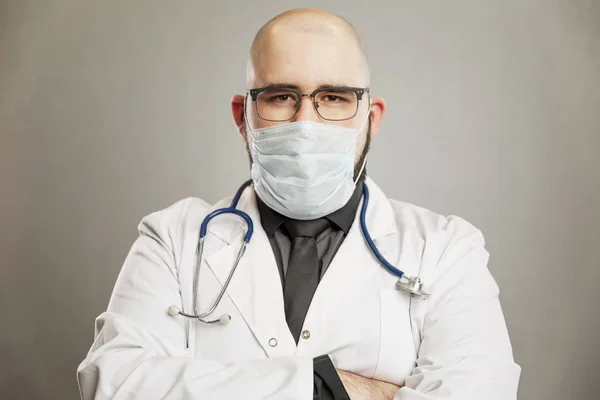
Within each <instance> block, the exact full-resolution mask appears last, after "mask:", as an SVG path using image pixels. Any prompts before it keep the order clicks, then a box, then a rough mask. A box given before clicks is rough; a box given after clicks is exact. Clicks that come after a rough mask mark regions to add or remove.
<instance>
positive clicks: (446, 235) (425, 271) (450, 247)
mask: <svg viewBox="0 0 600 400" xmlns="http://www.w3.org/2000/svg"><path fill="white" fill-rule="evenodd" d="M390 204H391V206H392V208H393V210H394V214H395V218H396V224H397V229H398V230H399V231H400V232H401V237H402V238H403V240H405V241H407V242H410V243H419V246H417V247H418V249H414V250H415V251H417V252H418V255H417V257H416V258H417V259H419V260H420V270H421V274H422V276H425V277H426V281H429V282H432V283H433V282H436V281H438V279H439V278H441V277H443V276H446V277H452V279H450V278H444V279H442V281H440V283H441V282H445V284H447V285H448V286H449V287H450V286H452V285H454V284H456V283H457V282H459V281H463V282H464V283H466V281H467V280H469V279H470V278H468V277H469V276H471V277H473V278H475V277H477V279H478V282H479V283H480V284H481V288H480V289H477V290H485V291H486V292H488V293H495V292H496V291H497V287H496V285H495V283H494V282H493V279H492V278H491V275H490V274H489V270H488V268H487V263H488V260H489V253H488V251H487V249H486V247H485V239H484V235H483V233H482V232H481V230H479V229H478V228H477V227H475V226H474V225H473V224H472V223H470V222H469V221H467V220H466V219H464V218H462V217H459V216H457V215H443V214H439V213H436V212H434V211H431V210H428V209H426V208H423V207H419V206H416V205H414V204H410V203H407V202H403V201H397V200H390ZM449 273H450V274H449ZM482 282H485V284H483V283H482ZM461 286H462V285H461ZM461 290H462V289H461ZM465 290H468V291H469V292H471V293H473V292H474V291H475V289H473V287H470V288H468V289H465Z"/></svg>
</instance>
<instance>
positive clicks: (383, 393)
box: [337, 369, 400, 400]
mask: <svg viewBox="0 0 600 400" xmlns="http://www.w3.org/2000/svg"><path fill="white" fill-rule="evenodd" d="M337 373H338V375H339V376H340V379H341V381H342V383H343V384H344V388H345V389H346V392H348V395H349V396H350V399H352V400H392V399H393V398H394V396H395V395H396V392H397V391H398V390H399V389H400V387H399V386H396V385H394V384H393V383H389V382H383V381H378V380H377V379H369V378H365V377H364V376H360V375H356V374H353V373H351V372H348V371H343V370H340V369H338V370H337Z"/></svg>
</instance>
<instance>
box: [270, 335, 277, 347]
mask: <svg viewBox="0 0 600 400" xmlns="http://www.w3.org/2000/svg"><path fill="white" fill-rule="evenodd" d="M269 346H271V347H275V346H277V339H275V338H274V337H272V338H271V339H269Z"/></svg>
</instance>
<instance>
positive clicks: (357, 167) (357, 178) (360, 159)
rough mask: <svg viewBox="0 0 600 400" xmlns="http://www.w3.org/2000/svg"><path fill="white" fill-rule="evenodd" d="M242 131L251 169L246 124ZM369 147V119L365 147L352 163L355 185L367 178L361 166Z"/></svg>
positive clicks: (365, 168) (364, 161)
mask: <svg viewBox="0 0 600 400" xmlns="http://www.w3.org/2000/svg"><path fill="white" fill-rule="evenodd" d="M243 130H244V131H243V133H244V137H245V139H244V142H246V153H248V160H249V162H250V168H252V152H251V151H250V145H249V144H248V134H247V130H246V124H244V125H243ZM370 147H371V120H370V119H369V125H368V129H367V139H366V141H365V146H364V147H363V150H362V152H361V153H360V156H359V157H358V160H357V161H356V163H354V180H355V181H356V182H357V183H358V182H362V181H364V180H365V178H366V176H367V165H366V164H365V167H364V168H362V166H363V163H366V159H367V154H368V153H369V149H370ZM361 168H362V172H361ZM358 174H360V176H358Z"/></svg>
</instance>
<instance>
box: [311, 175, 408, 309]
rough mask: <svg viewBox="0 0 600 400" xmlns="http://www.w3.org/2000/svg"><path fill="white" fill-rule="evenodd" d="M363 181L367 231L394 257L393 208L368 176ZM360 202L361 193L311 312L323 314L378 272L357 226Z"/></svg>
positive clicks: (363, 286)
mask: <svg viewBox="0 0 600 400" xmlns="http://www.w3.org/2000/svg"><path fill="white" fill-rule="evenodd" d="M366 183H367V187H368V189H369V195H370V199H369V204H368V207H367V213H366V225H367V228H368V230H369V234H370V235H371V238H372V239H373V241H374V242H375V244H376V245H377V248H378V249H379V251H380V252H381V253H382V254H383V256H384V257H386V258H387V259H388V260H395V259H396V258H397V252H398V248H399V246H398V243H397V240H396V238H397V229H396V224H395V220H396V219H395V217H394V211H393V209H392V206H391V204H390V203H389V201H388V199H387V198H386V197H385V195H384V193H383V192H382V191H381V189H379V187H377V185H375V183H374V182H373V181H372V180H371V179H370V178H368V177H367V180H366ZM363 203H364V196H363V199H362V200H361V202H360V204H359V206H358V209H357V212H356V216H355V218H354V222H353V223H352V227H351V228H350V231H349V232H348V235H347V237H346V239H345V240H344V242H343V243H342V245H341V246H340V248H339V249H338V251H337V253H336V255H335V257H334V258H333V260H332V262H331V264H330V265H329V267H328V268H327V271H326V272H325V275H324V276H323V278H322V279H321V282H320V283H319V286H318V287H317V291H316V292H315V296H314V297H313V301H312V303H311V309H310V312H311V314H313V313H315V314H317V315H321V316H323V317H325V315H326V312H325V309H335V306H336V304H338V303H341V302H343V301H344V299H345V298H347V296H351V295H353V294H355V293H356V291H357V290H360V289H361V287H362V288H365V287H366V285H370V284H372V277H373V275H374V274H378V275H379V276H381V274H380V272H381V268H382V267H381V264H380V263H379V261H378V260H377V259H376V258H375V256H374V255H373V254H372V253H371V251H370V250H369V247H368V246H367V243H366V241H365V239H364V236H363V234H362V231H361V228H360V211H361V208H362V205H363ZM394 244H396V245H394ZM334 294H335V295H334Z"/></svg>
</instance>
